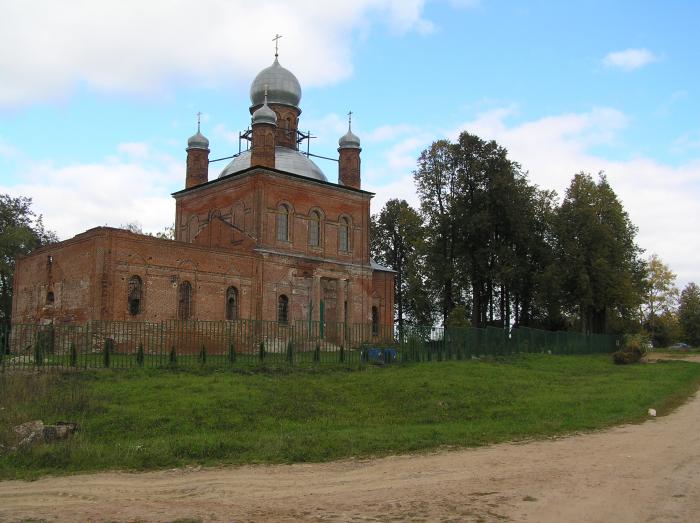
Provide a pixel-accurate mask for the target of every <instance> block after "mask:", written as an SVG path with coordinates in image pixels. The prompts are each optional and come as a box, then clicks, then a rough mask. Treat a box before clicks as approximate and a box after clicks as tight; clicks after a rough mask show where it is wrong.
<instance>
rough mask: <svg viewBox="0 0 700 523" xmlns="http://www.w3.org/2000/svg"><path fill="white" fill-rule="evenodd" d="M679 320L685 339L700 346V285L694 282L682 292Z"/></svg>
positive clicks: (695, 345) (693, 344)
mask: <svg viewBox="0 0 700 523" xmlns="http://www.w3.org/2000/svg"><path fill="white" fill-rule="evenodd" d="M678 322H679V323H680V327H681V332H682V335H683V341H685V342H686V343H689V344H690V345H692V346H694V347H698V346H700V287H698V286H697V285H696V284H695V283H694V282H691V283H689V284H688V285H686V287H685V288H684V289H683V292H681V298H680V303H679V305H678Z"/></svg>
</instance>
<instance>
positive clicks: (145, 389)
mask: <svg viewBox="0 0 700 523" xmlns="http://www.w3.org/2000/svg"><path fill="white" fill-rule="evenodd" d="M699 383H700V365H697V364H693V363H685V362H675V361H674V362H665V363H657V364H653V365H651V364H650V365H641V364H640V365H626V366H615V365H613V364H612V362H611V360H610V358H609V356H597V355H596V356H547V355H522V356H515V357H510V358H504V359H500V360H480V361H476V360H474V361H464V362H458V361H453V362H444V363H439V364H414V365H404V366H393V367H392V366H386V367H373V366H369V367H367V368H366V369H365V370H363V371H343V370H299V369H296V370H287V371H285V370H276V371H269V372H261V371H258V372H255V373H243V372H230V371H228V372H223V371H212V370H202V371H199V372H197V371H193V370H189V371H182V370H179V371H178V370H163V369H132V370H129V371H113V370H101V371H88V372H80V373H64V374H59V373H40V374H36V373H5V374H3V375H0V398H2V399H1V401H2V407H0V409H1V410H0V444H4V445H6V446H7V445H8V443H9V438H10V428H11V426H13V425H16V424H18V423H21V422H23V421H27V420H30V419H43V421H44V422H45V423H52V422H55V421H59V420H61V421H77V422H78V423H79V424H80V425H81V427H82V430H81V432H79V433H78V434H77V435H75V436H74V437H73V438H72V439H71V440H68V441H66V442H61V443H57V444H51V445H43V446H39V447H36V448H34V449H32V450H30V451H22V452H12V453H8V452H4V453H0V479H9V478H23V479H32V478H36V477H39V476H41V475H44V474H66V473H75V472H83V471H96V470H105V469H122V470H124V469H129V470H145V469H156V468H166V467H180V466H184V465H191V464H203V465H214V464H242V463H291V462H308V461H327V460H332V459H339V458H347V457H352V456H358V457H366V456H379V455H387V454H394V453H405V452H417V451H425V450H429V449H435V448H437V447H445V446H450V447H453V446H456V447H464V446H477V445H485V444H489V443H494V442H499V441H507V440H517V439H524V438H532V437H537V438H540V437H547V436H552V435H559V434H565V433H571V432H576V431H581V430H592V429H598V428H602V427H606V426H610V425H613V424H618V423H622V422H631V421H638V420H641V419H644V417H645V415H646V412H647V409H648V408H650V407H653V408H655V409H656V410H657V412H658V413H659V414H660V415H663V414H664V413H666V412H668V411H669V410H670V409H671V408H673V407H674V406H676V405H678V404H679V403H680V402H682V401H684V400H685V399H686V398H687V396H688V395H689V394H690V393H692V392H694V391H695V390H697V386H698V384H699ZM3 438H4V440H3ZM640 444H641V442H640Z"/></svg>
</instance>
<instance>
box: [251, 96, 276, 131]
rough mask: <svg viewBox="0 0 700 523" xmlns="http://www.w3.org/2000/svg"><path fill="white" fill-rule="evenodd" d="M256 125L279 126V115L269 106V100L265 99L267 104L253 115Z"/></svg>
mask: <svg viewBox="0 0 700 523" xmlns="http://www.w3.org/2000/svg"><path fill="white" fill-rule="evenodd" d="M256 123H268V124H271V125H277V113H276V112H275V111H273V110H272V109H270V106H269V105H267V98H265V103H263V104H262V105H261V106H260V107H259V108H258V109H257V110H256V111H255V112H254V113H253V125H255V124H256Z"/></svg>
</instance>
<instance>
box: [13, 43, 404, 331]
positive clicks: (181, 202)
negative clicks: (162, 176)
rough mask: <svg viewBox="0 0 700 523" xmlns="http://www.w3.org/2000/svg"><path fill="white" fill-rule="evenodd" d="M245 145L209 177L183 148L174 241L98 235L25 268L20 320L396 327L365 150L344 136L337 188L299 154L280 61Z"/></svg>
mask: <svg viewBox="0 0 700 523" xmlns="http://www.w3.org/2000/svg"><path fill="white" fill-rule="evenodd" d="M250 100H251V105H250V113H251V115H252V120H251V127H250V129H249V130H247V131H246V132H244V133H242V137H243V138H244V139H245V142H246V143H247V144H248V146H247V147H246V148H245V150H243V151H241V152H239V154H237V155H235V156H234V157H233V159H232V160H231V162H230V163H229V164H228V165H227V166H226V167H225V168H224V169H223V171H221V173H220V174H219V175H218V177H216V178H214V179H211V180H210V179H209V164H210V161H209V141H208V140H207V138H205V137H204V136H203V135H202V134H201V132H200V131H199V126H198V129H197V133H196V134H195V135H194V136H192V137H191V138H190V139H189V140H188V142H187V163H186V174H185V180H184V188H183V189H182V190H179V191H177V192H175V193H174V194H173V198H174V199H175V239H174V241H173V240H168V239H160V238H155V237H152V236H148V235H143V234H135V233H132V232H129V231H126V230H122V229H115V228H110V227H96V228H94V229H90V230H88V231H86V232H84V233H82V234H78V235H77V236H74V237H73V238H71V239H68V240H65V241H62V242H60V243H57V244H54V245H51V246H48V247H45V248H42V249H39V250H37V251H35V252H34V253H32V254H31V255H29V256H26V257H24V258H21V259H19V260H18V262H17V267H16V272H15V278H14V298H13V307H12V321H13V323H44V324H48V323H53V324H73V325H77V324H84V323H86V322H89V321H92V320H109V321H113V320H118V321H149V322H157V321H165V320H238V319H262V320H268V321H270V322H277V323H278V324H282V325H284V324H289V323H292V322H297V321H305V322H306V321H314V322H329V323H330V322H338V323H343V324H363V325H369V324H372V331H373V332H376V331H378V327H380V326H381V327H389V326H391V325H393V307H394V273H393V272H392V271H390V270H389V269H386V268H384V267H381V266H380V265H378V264H376V263H375V262H374V261H373V260H372V259H371V257H370V238H369V232H370V231H369V224H370V200H371V198H372V196H373V194H372V193H371V192H368V191H365V190H363V189H362V186H361V169H360V152H361V148H360V140H359V138H358V137H357V136H355V135H354V134H353V133H352V131H351V129H350V125H349V126H348V132H347V133H346V134H345V135H344V136H342V137H341V138H340V140H339V147H338V154H339V157H338V180H337V183H334V182H331V181H329V180H328V179H327V178H326V175H325V174H324V173H323V172H322V170H321V169H320V168H319V167H318V166H317V165H316V164H315V163H314V162H313V161H312V160H311V159H310V158H309V155H308V154H304V153H303V152H301V151H300V150H299V144H300V143H301V142H302V141H303V139H304V138H307V139H308V138H309V137H308V136H305V135H304V134H303V133H301V132H299V131H298V124H299V116H300V115H301V108H300V105H299V102H300V101H301V87H300V85H299V82H298V80H297V78H296V77H295V76H294V75H293V74H292V73H291V72H290V71H288V70H287V69H285V68H284V67H282V66H281V65H280V63H279V61H278V58H277V55H275V60H274V63H273V64H272V65H271V66H270V67H267V68H265V69H263V70H262V71H261V72H260V73H259V74H258V75H257V76H256V78H255V79H254V81H253V83H252V85H251V89H250Z"/></svg>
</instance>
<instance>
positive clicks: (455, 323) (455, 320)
mask: <svg viewBox="0 0 700 523" xmlns="http://www.w3.org/2000/svg"><path fill="white" fill-rule="evenodd" d="M471 325H472V322H471V321H469V318H467V309H466V307H465V306H464V305H457V306H456V307H455V308H454V309H452V310H451V311H450V315H449V316H448V317H447V322H446V323H445V326H446V327H471Z"/></svg>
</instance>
